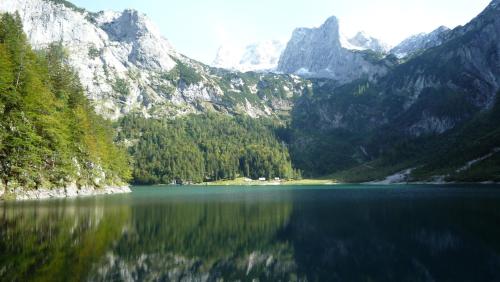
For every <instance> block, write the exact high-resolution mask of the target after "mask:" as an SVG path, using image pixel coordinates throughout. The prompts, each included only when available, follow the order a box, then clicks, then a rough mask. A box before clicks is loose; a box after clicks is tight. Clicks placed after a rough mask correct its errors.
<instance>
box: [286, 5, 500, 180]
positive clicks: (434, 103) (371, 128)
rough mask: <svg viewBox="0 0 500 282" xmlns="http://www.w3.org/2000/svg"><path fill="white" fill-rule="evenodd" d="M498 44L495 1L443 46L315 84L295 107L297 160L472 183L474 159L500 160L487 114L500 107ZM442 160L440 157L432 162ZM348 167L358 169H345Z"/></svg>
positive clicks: (359, 173) (367, 174)
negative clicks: (365, 74) (369, 74)
mask: <svg viewBox="0 0 500 282" xmlns="http://www.w3.org/2000/svg"><path fill="white" fill-rule="evenodd" d="M499 50H500V5H499V1H498V0H495V1H493V2H491V4H490V5H489V6H488V7H487V8H486V9H485V10H484V11H483V12H482V13H481V14H480V15H478V16H477V17H476V18H475V19H473V20H472V21H471V22H470V23H468V24H467V25H465V26H463V27H457V28H456V29H454V30H452V31H449V34H448V35H447V39H446V40H445V41H444V42H442V44H441V45H439V46H436V47H434V48H430V49H427V50H424V51H422V52H421V53H419V54H415V56H412V57H410V58H409V59H408V60H407V61H406V62H404V63H402V64H400V65H398V66H396V67H394V68H393V69H392V70H390V71H389V72H388V73H387V75H385V76H384V77H381V78H380V79H379V80H377V81H369V80H367V79H364V80H359V81H355V82H352V83H350V84H346V85H343V86H340V87H339V86H338V84H336V83H333V82H327V83H325V82H324V81H321V80H318V81H316V82H314V84H313V86H312V89H313V93H314V95H305V96H303V97H302V98H301V99H299V100H298V101H297V102H296V104H295V107H294V112H293V119H294V120H293V130H294V137H293V141H292V152H291V155H292V158H294V163H295V165H297V166H298V167H299V168H301V169H304V170H306V171H308V172H309V173H319V174H325V173H330V172H337V174H336V175H335V176H336V177H339V178H340V179H342V178H343V179H344V180H348V179H351V180H352V181H367V180H374V179H377V178H378V177H381V176H386V175H388V174H390V173H397V172H400V171H409V173H407V174H409V175H407V176H408V177H406V178H405V179H408V180H412V179H413V180H414V181H433V180H435V179H446V180H456V179H460V180H461V181H464V179H465V178H461V177H460V176H459V175H465V174H467V173H468V172H470V171H471V170H473V169H475V168H472V167H471V166H467V164H469V163H472V164H474V166H476V167H477V166H479V165H484V162H489V161H493V160H494V158H497V159H498V150H497V147H499V146H498V144H500V140H499V139H498V134H497V133H496V132H498V130H499V126H498V124H495V123H492V122H490V121H488V120H491V118H488V116H496V115H495V114H494V112H495V111H498V106H495V105H498V92H499V90H500V55H499V52H500V51H499ZM495 103H497V104H495ZM472 124H474V125H472ZM479 129H480V130H479ZM470 136H474V137H473V139H470V138H471V137H470ZM473 140H475V141H473ZM437 160H442V161H441V162H439V165H432V164H436V163H438V162H437ZM447 160H448V161H447ZM481 163H483V164H481ZM426 167H427V168H428V167H433V168H439V169H434V170H432V169H425V168H426ZM463 167H465V169H464V170H461V168H463ZM346 169H351V170H347V172H346V173H340V172H341V171H346ZM349 171H350V173H348V172H349ZM483 171H490V170H483ZM476 173H477V168H476ZM470 177H471V179H473V180H474V181H478V180H481V181H486V180H491V179H498V173H496V174H495V173H491V171H490V173H489V174H488V173H486V172H485V173H484V174H483V175H480V176H478V175H477V174H476V175H474V177H472V175H470Z"/></svg>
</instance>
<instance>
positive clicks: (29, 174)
mask: <svg viewBox="0 0 500 282" xmlns="http://www.w3.org/2000/svg"><path fill="white" fill-rule="evenodd" d="M111 129H112V128H111V126H110V125H109V124H108V123H107V122H105V121H104V120H103V119H102V118H100V117H99V116H97V114H96V113H95V112H94V110H93V108H92V106H91V105H90V103H89V101H88V100H87V99H86V98H85V96H84V91H83V88H82V86H81V84H80V82H79V79H78V76H77V75H76V73H75V72H74V71H73V70H72V68H71V67H70V66H69V64H68V63H67V54H65V50H64V48H63V47H62V46H61V45H60V44H53V45H51V46H50V47H49V48H48V49H47V50H45V51H42V52H38V53H36V52H34V51H33V50H31V47H30V45H29V44H28V42H27V38H26V36H25V34H24V33H23V30H22V24H21V20H20V18H19V15H17V14H16V15H10V14H3V15H1V16H0V178H1V180H2V184H3V185H4V186H5V187H13V188H15V187H17V186H20V187H23V188H25V189H32V188H39V187H44V188H50V187H57V186H59V187H60V186H63V185H65V184H67V183H68V182H72V181H77V183H78V184H80V185H96V184H98V183H93V179H95V176H96V173H97V174H102V172H104V173H105V174H106V175H107V177H106V178H107V180H108V182H110V183H115V182H119V181H120V180H121V179H125V180H126V179H127V178H128V177H129V175H130V173H129V170H128V161H127V157H126V154H125V153H124V151H123V150H120V149H119V148H117V147H115V145H114V144H113V142H112V141H113V135H112V132H113V131H112V130H111ZM9 184H10V186H9Z"/></svg>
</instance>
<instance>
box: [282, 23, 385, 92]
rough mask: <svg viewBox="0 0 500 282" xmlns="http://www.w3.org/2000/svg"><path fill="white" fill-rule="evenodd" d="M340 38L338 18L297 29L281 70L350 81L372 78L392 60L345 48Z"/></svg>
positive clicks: (307, 75)
mask: <svg viewBox="0 0 500 282" xmlns="http://www.w3.org/2000/svg"><path fill="white" fill-rule="evenodd" d="M340 39H341V37H340V33H339V23H338V20H337V18H335V17H331V18H329V19H328V20H327V21H326V22H325V23H324V24H323V25H322V26H320V27H319V28H298V29H296V30H295V31H294V32H293V35H292V38H291V40H290V41H289V42H288V44H287V46H286V49H285V51H284V52H283V54H282V55H281V58H280V60H279V63H278V71H279V72H282V73H289V74H298V75H301V76H304V77H309V78H329V79H333V80H336V81H337V82H339V83H348V82H351V81H354V80H357V79H360V78H369V79H370V80H372V79H375V78H377V77H380V76H383V75H385V74H386V73H387V72H388V70H389V69H390V67H391V63H390V62H388V61H387V60H384V59H383V56H380V54H376V53H375V52H373V51H357V50H349V49H346V48H344V47H343V46H342V43H341V40H340ZM357 43H361V42H357Z"/></svg>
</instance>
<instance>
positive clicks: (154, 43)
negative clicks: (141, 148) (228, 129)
mask: <svg viewBox="0 0 500 282" xmlns="http://www.w3.org/2000/svg"><path fill="white" fill-rule="evenodd" d="M0 12H9V13H14V12H18V13H19V14H20V16H21V18H22V20H23V24H24V29H25V32H26V33H27V34H28V36H29V39H30V42H31V43H32V45H33V46H34V47H35V48H38V49H41V48H44V47H46V46H48V45H49V44H51V43H54V42H61V43H62V44H63V45H64V46H65V48H67V51H68V53H69V54H70V60H71V64H72V65H73V66H74V67H75V69H76V70H77V71H78V73H79V75H80V79H81V81H82V84H83V85H84V87H85V88H86V89H87V94H88V97H89V98H90V99H91V100H92V101H93V102H94V104H95V107H96V110H97V111H98V112H99V113H101V114H102V115H104V116H106V117H108V118H111V119H116V118H119V117H121V116H123V115H125V114H127V113H130V112H139V113H142V114H143V115H145V116H151V115H154V116H176V115H183V114H187V113H196V112H206V111H212V110H215V111H220V112H224V113H233V112H242V111H243V112H242V113H245V111H247V110H248V111H250V114H251V115H252V116H272V115H275V114H276V112H277V111H281V110H283V109H281V108H280V109H275V108H274V106H276V105H281V104H289V102H290V101H288V100H287V99H286V98H283V97H284V96H283V95H281V96H280V97H278V96H279V95H276V96H274V95H273V94H278V93H279V92H281V91H284V92H287V90H285V88H284V87H286V89H288V92H289V93H288V94H287V95H288V96H289V97H292V96H297V95H301V91H302V90H301V89H300V88H301V87H298V86H297V83H296V82H297V81H296V79H293V78H291V77H286V76H284V77H283V79H282V81H281V82H282V83H281V85H280V86H276V88H275V89H262V88H261V87H259V85H262V84H259V81H258V80H257V81H256V80H255V79H254V78H255V77H254V78H252V79H246V78H245V77H238V74H236V73H231V72H228V71H226V72H224V71H214V70H213V69H211V68H209V67H207V66H205V65H203V64H201V63H198V62H196V61H193V60H191V59H189V58H187V57H185V56H183V55H182V54H180V53H178V52H177V51H176V50H175V49H174V48H173V47H172V46H171V45H170V44H169V42H168V40H167V39H165V38H164V37H163V36H162V35H161V34H160V32H159V31H158V29H157V28H156V27H155V25H154V24H153V23H152V22H151V21H150V20H149V19H148V18H147V17H146V16H145V15H143V14H140V13H139V12H137V11H134V10H125V11H123V12H99V13H90V12H88V11H85V10H83V9H79V8H76V7H74V6H73V5H72V4H70V3H68V2H62V1H57V2H56V1H51V0H3V1H1V2H0ZM236 77H237V78H236ZM240 88H244V89H240ZM264 90H266V93H269V94H270V95H269V94H268V95H265V99H262V98H260V97H259V96H258V95H257V94H258V92H259V91H264ZM267 90H270V92H269V91H267ZM242 96H243V97H242ZM285 100H286V101H285Z"/></svg>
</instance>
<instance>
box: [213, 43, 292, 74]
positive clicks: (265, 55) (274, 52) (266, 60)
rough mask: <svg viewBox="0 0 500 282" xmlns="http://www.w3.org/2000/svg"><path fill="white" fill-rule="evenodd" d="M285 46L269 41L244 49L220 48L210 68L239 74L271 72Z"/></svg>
mask: <svg viewBox="0 0 500 282" xmlns="http://www.w3.org/2000/svg"><path fill="white" fill-rule="evenodd" d="M285 46H286V44H285V43H284V42H282V41H279V40H269V41H264V42H259V43H255V44H250V45H248V46H245V47H239V46H221V47H220V48H219V50H218V51H217V55H216V57H215V59H214V61H213V63H212V66H214V67H218V68H224V69H230V70H235V71H241V72H248V71H273V70H275V69H276V67H277V66H278V61H279V58H280V56H281V53H282V52H283V50H284V49H285Z"/></svg>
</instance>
